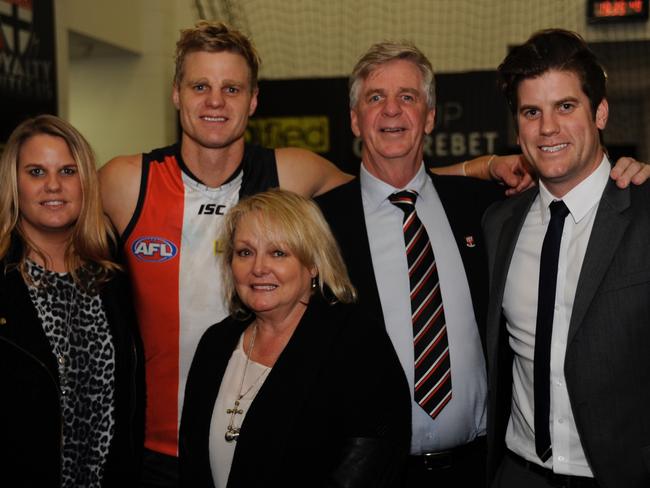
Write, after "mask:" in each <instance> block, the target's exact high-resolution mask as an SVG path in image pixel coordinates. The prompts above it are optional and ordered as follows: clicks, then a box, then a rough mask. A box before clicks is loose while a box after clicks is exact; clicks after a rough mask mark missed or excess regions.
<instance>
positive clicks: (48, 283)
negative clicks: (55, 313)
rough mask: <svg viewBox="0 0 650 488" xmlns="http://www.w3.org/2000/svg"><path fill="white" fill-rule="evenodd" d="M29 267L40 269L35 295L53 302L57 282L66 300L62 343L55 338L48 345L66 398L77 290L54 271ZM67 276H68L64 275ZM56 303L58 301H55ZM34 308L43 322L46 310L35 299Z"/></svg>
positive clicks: (62, 393) (37, 266) (35, 265)
mask: <svg viewBox="0 0 650 488" xmlns="http://www.w3.org/2000/svg"><path fill="white" fill-rule="evenodd" d="M30 264H31V266H32V267H34V269H36V270H39V268H40V270H39V271H40V273H41V275H40V279H39V283H35V288H36V290H35V291H36V295H37V297H40V298H41V299H42V300H45V301H55V300H54V297H53V296H52V295H51V290H54V289H55V288H56V283H57V281H60V282H61V283H63V287H64V288H63V291H62V293H63V295H64V297H65V298H66V299H67V300H65V301H64V302H66V301H67V303H65V307H62V309H63V310H62V311H65V320H64V322H63V323H64V325H63V328H62V329H61V333H62V341H57V340H56V338H55V337H53V338H52V340H51V341H50V345H51V346H52V348H53V353H54V356H55V357H56V363H57V366H58V369H59V387H60V389H61V395H62V396H64V397H65V396H66V395H67V394H68V390H69V381H68V363H69V362H70V332H71V328H72V325H73V319H74V318H77V320H78V317H77V316H76V315H77V314H75V313H74V312H75V311H76V310H75V309H76V306H77V303H76V302H77V300H78V299H79V297H78V290H77V287H76V284H75V283H74V282H71V283H67V282H66V280H65V279H63V278H62V277H61V276H59V275H58V274H57V273H55V272H54V271H50V270H48V269H46V268H44V267H43V268H41V267H40V266H39V265H37V264H36V263H34V262H30ZM66 276H69V275H66ZM56 301H58V300H56ZM34 306H35V307H36V309H37V310H38V312H39V316H40V317H39V318H41V320H43V319H44V318H45V317H47V316H48V312H47V310H46V308H45V307H44V306H43V305H42V304H41V303H39V300H38V299H37V300H36V301H35V303H34Z"/></svg>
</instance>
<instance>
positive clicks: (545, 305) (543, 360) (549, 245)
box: [534, 200, 569, 462]
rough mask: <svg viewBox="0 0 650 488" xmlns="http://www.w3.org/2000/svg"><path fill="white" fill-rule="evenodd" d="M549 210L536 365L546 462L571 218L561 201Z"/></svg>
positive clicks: (538, 437)
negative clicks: (559, 288) (557, 316)
mask: <svg viewBox="0 0 650 488" xmlns="http://www.w3.org/2000/svg"><path fill="white" fill-rule="evenodd" d="M549 208H550V210H551V220H550V221H549V223H548V228H547V229H546V235H545V236H544V243H543V244H542V255H541V258H540V262H539V290H538V296H537V325H536V327H535V363H534V387H535V451H536V452H537V455H538V456H539V458H540V459H541V460H542V461H543V462H545V461H546V460H547V459H548V458H549V457H551V454H552V449H551V433H550V431H549V421H550V420H549V415H550V414H549V411H550V410H549V403H550V400H549V398H550V389H551V387H550V362H551V336H552V334H553V314H554V310H555V289H556V285H557V261H558V257H559V255H560V242H561V241H562V229H563V228H564V219H565V218H566V216H567V215H569V209H568V208H567V206H566V205H565V204H564V202H563V201H561V200H559V201H555V202H553V203H551V205H550V207H549Z"/></svg>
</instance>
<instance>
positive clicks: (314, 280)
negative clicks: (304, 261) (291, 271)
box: [311, 276, 318, 290]
mask: <svg viewBox="0 0 650 488" xmlns="http://www.w3.org/2000/svg"><path fill="white" fill-rule="evenodd" d="M317 286H318V276H314V277H313V278H312V279H311V289H312V290H315V289H316V287H317Z"/></svg>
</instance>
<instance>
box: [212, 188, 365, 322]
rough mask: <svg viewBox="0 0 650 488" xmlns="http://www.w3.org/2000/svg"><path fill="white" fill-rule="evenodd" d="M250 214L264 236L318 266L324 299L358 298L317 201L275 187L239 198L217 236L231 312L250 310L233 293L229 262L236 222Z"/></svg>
mask: <svg viewBox="0 0 650 488" xmlns="http://www.w3.org/2000/svg"><path fill="white" fill-rule="evenodd" d="M250 215H253V216H255V217H256V220H255V225H257V226H258V229H257V230H258V231H259V232H260V233H263V235H264V236H266V238H267V239H269V240H270V241H271V242H274V243H277V244H278V245H281V246H285V247H286V248H287V250H289V252H291V253H292V254H294V255H295V256H296V257H297V258H298V260H299V261H300V263H301V264H302V265H303V266H305V267H307V268H309V269H313V268H315V269H316V271H317V273H318V274H317V276H316V277H315V278H314V280H315V283H316V284H317V287H318V289H319V291H320V293H321V294H322V295H323V296H324V297H325V298H326V299H329V300H332V301H339V302H343V303H350V302H353V301H355V300H356V298H357V293H356V290H355V289H354V286H353V285H352V283H351V282H350V278H349V276H348V272H347V269H346V267H345V263H344V262H343V258H342V257H341V252H340V251H339V247H338V244H337V243H336V240H335V239H334V236H333V235H332V231H331V230H330V227H329V225H328V224H327V222H326V221H325V218H324V217H323V214H322V213H321V211H320V209H319V208H318V206H317V205H316V204H315V203H314V202H312V201H311V200H308V199H306V198H304V197H301V196H300V195H297V194H295V193H292V192H289V191H286V190H280V189H273V190H269V191H266V192H263V193H257V194H255V195H252V196H250V197H246V198H244V199H242V200H241V201H240V202H239V203H238V204H237V205H235V206H234V207H233V208H232V209H231V210H229V211H228V213H227V214H226V218H225V222H224V226H223V229H222V232H221V235H220V239H219V242H220V245H221V250H222V253H221V260H222V263H221V264H222V271H223V277H224V280H223V281H224V295H225V298H226V301H227V303H228V306H229V309H230V313H231V314H232V315H233V316H235V317H246V316H249V315H250V311H249V310H248V309H247V307H246V306H245V305H244V304H243V303H242V302H241V300H240V299H239V296H238V295H237V292H236V290H235V285H234V282H233V274H232V269H231V266H230V265H231V262H232V258H233V254H234V247H233V243H234V238H235V232H236V231H237V225H238V224H239V222H241V220H242V218H244V217H247V216H250Z"/></svg>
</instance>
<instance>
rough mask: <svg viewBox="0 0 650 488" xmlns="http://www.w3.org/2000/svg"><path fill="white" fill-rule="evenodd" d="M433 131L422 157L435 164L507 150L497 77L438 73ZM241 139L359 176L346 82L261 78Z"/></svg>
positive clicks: (358, 149) (486, 73)
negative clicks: (309, 154) (308, 155)
mask: <svg viewBox="0 0 650 488" xmlns="http://www.w3.org/2000/svg"><path fill="white" fill-rule="evenodd" d="M436 83H437V89H436V91H437V107H436V128H435V130H434V131H433V134H431V135H430V136H428V137H427V138H426V139H425V143H424V159H425V161H426V162H427V164H429V165H432V166H440V165H445V164H450V163H454V162H458V161H464V160H466V159H471V158H474V157H476V156H479V155H481V154H490V153H503V152H505V151H507V150H508V141H507V127H508V124H507V120H508V116H509V115H508V111H507V108H506V104H505V100H504V99H503V97H502V96H501V94H500V93H499V91H498V90H497V86H496V73H495V72H493V71H477V72H469V73H453V74H439V75H437V76H436ZM246 138H247V140H249V141H255V142H257V143H259V144H262V145H264V146H267V147H285V146H292V147H303V148H306V149H310V150H312V151H315V152H318V153H320V154H322V155H323V156H324V157H326V158H327V159H329V160H330V161H332V162H334V163H336V164H337V165H338V166H339V167H341V168H342V169H343V170H344V171H347V172H350V173H355V174H356V173H358V167H359V160H360V158H361V151H362V144H361V141H360V140H359V139H357V138H355V137H354V135H353V134H352V131H351V129H350V111H349V106H348V87H347V79H346V78H326V79H317V80H316V79H310V80H262V81H261V82H260V95H259V104H258V109H257V113H256V115H255V116H254V117H253V118H252V119H251V120H250V122H249V125H248V130H247V133H246Z"/></svg>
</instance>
